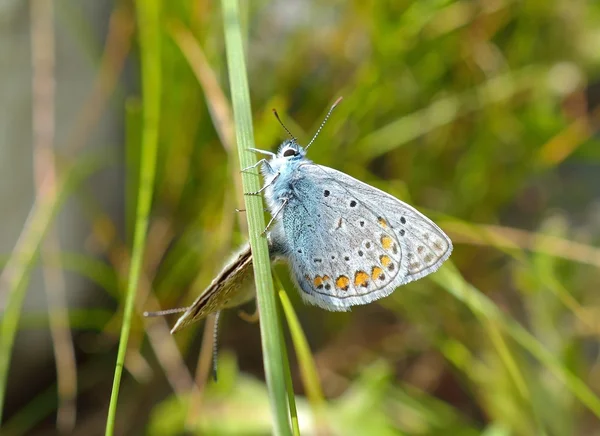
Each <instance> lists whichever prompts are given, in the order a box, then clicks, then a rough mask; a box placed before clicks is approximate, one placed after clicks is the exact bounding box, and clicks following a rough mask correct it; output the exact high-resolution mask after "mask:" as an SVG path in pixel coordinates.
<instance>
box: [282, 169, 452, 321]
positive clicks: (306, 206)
mask: <svg viewBox="0 0 600 436" xmlns="http://www.w3.org/2000/svg"><path fill="white" fill-rule="evenodd" d="M298 173H299V178H298V180H299V181H298V182H296V183H295V189H294V192H295V195H296V196H297V197H298V198H297V202H296V203H294V202H293V201H292V202H291V203H290V206H291V208H292V209H288V210H287V211H284V218H283V225H284V231H285V232H286V236H287V240H288V241H289V242H288V243H289V244H291V245H290V250H296V251H295V252H294V253H293V254H292V253H290V254H292V255H290V261H291V264H292V270H293V272H294V274H295V276H296V280H297V281H298V283H299V285H300V287H301V289H302V290H303V291H304V294H305V295H304V298H305V299H306V300H308V301H309V302H311V303H313V304H317V305H319V306H321V307H324V308H326V309H329V310H347V309H348V308H349V307H350V306H353V305H357V304H366V303H369V302H371V301H374V300H377V299H379V298H382V297H384V296H386V295H389V294H390V293H391V292H393V291H394V290H395V289H396V288H397V287H398V286H400V285H402V284H405V283H408V282H410V281H412V280H416V279H418V278H420V277H423V276H425V275H427V274H430V273H432V272H434V271H435V270H437V268H439V266H440V265H441V264H442V263H443V262H444V261H445V260H446V259H447V258H448V256H449V255H450V253H451V251H452V243H451V242H450V239H449V238H448V237H447V236H446V235H445V234H444V232H443V231H442V230H441V229H440V228H439V227H438V226H437V225H435V224H434V223H433V222H432V221H431V220H429V219H428V218H427V217H425V216H424V215H423V214H421V213H420V212H418V211H417V210H416V209H414V208H413V207H411V206H409V205H407V204H406V203H403V202H402V201H400V200H398V199H396V198H394V197H392V196H391V195H389V194H387V193H385V192H383V191H380V190H379V189H377V188H374V187H372V186H369V185H367V184H365V183H362V182H360V181H358V180H356V179H354V178H352V177H350V176H348V175H346V174H344V173H341V172H339V171H336V170H333V169H331V168H327V167H324V166H320V165H315V164H309V163H307V164H304V165H301V166H300V167H299V168H298ZM286 212H288V214H286ZM286 217H287V218H286ZM303 226H305V227H303ZM307 227H308V228H307ZM298 250H301V251H302V253H299V252H298Z"/></svg>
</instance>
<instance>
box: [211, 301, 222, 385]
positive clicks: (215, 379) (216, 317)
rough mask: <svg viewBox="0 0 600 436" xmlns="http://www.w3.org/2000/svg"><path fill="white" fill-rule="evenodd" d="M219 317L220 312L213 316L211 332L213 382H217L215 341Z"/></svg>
mask: <svg viewBox="0 0 600 436" xmlns="http://www.w3.org/2000/svg"><path fill="white" fill-rule="evenodd" d="M220 316H221V311H218V312H217V313H216V314H215V329H214V330H213V367H212V375H213V380H214V381H215V382H216V381H217V351H218V346H217V339H218V338H219V317H220Z"/></svg>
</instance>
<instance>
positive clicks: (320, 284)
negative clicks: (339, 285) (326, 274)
mask: <svg viewBox="0 0 600 436" xmlns="http://www.w3.org/2000/svg"><path fill="white" fill-rule="evenodd" d="M313 284H314V285H315V288H322V287H323V278H322V277H321V276H316V277H315V279H314V280H313Z"/></svg>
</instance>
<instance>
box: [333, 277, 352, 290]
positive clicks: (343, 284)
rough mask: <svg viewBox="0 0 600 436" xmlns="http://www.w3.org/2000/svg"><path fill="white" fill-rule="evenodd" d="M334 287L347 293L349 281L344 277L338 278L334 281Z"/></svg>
mask: <svg viewBox="0 0 600 436" xmlns="http://www.w3.org/2000/svg"><path fill="white" fill-rule="evenodd" d="M335 286H336V287H337V288H338V289H341V290H342V291H347V290H348V288H349V287H350V279H349V278H348V277H346V276H339V277H338V278H337V279H335Z"/></svg>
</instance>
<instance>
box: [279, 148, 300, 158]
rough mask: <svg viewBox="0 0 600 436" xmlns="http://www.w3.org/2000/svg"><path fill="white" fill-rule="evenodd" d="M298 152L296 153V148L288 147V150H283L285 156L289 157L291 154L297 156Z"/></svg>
mask: <svg viewBox="0 0 600 436" xmlns="http://www.w3.org/2000/svg"><path fill="white" fill-rule="evenodd" d="M297 154H298V153H296V150H294V149H293V148H288V149H287V150H286V151H284V152H283V157H289V156H296V155H297Z"/></svg>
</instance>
